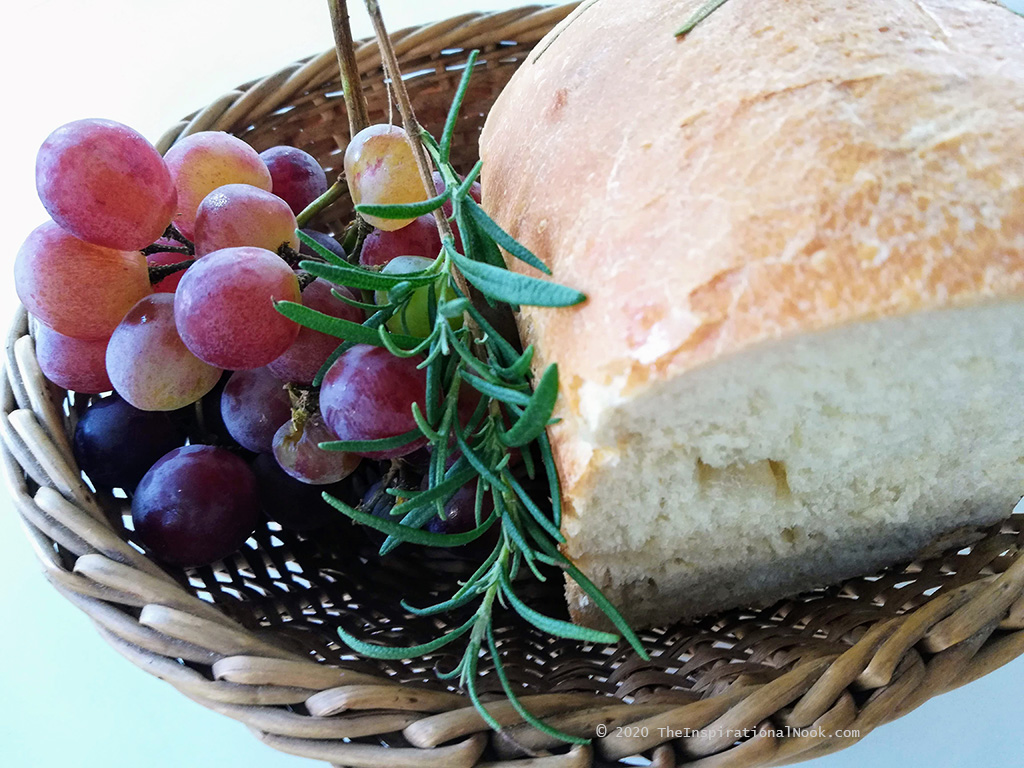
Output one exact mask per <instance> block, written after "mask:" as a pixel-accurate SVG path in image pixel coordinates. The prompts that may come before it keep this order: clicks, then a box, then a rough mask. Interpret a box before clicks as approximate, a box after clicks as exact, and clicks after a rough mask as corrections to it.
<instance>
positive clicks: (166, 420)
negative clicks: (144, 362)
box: [73, 395, 185, 490]
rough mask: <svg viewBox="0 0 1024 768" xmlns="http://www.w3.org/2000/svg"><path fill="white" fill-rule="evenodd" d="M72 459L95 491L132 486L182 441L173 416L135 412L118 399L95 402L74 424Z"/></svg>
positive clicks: (112, 396)
mask: <svg viewBox="0 0 1024 768" xmlns="http://www.w3.org/2000/svg"><path fill="white" fill-rule="evenodd" d="M73 442H74V453H75V460H76V461H77V462H78V466H79V468H80V469H81V470H82V471H83V472H85V474H86V475H88V476H89V479H90V480H92V482H93V484H94V485H95V486H97V487H99V488H125V489H128V490H131V489H132V488H134V487H135V486H136V485H137V484H138V482H139V480H141V479H142V476H143V475H145V474H146V472H147V470H149V468H150V467H151V466H152V465H153V463H154V462H156V461H157V460H158V459H159V458H160V457H161V456H163V455H164V454H166V453H167V452H168V451H171V450H173V449H174V448H177V447H178V446H180V445H181V444H182V443H184V442H185V431H184V429H183V427H182V425H181V423H180V421H179V420H178V419H176V418H175V415H174V414H171V413H167V412H163V411H140V410H139V409H138V408H134V407H132V406H131V405H129V404H128V403H126V402H125V401H124V400H122V399H121V398H120V397H118V396H117V395H111V396H110V397H104V398H103V399H102V400H96V401H94V402H93V403H92V404H91V405H90V406H89V407H88V408H86V409H85V412H84V413H83V414H82V417H81V418H80V419H79V420H78V426H76V427H75V436H74V441H73Z"/></svg>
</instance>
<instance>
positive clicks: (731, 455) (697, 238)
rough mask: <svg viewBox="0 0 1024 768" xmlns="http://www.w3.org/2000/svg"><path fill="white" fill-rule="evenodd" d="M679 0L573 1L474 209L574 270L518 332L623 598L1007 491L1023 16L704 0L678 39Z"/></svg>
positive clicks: (1004, 511)
mask: <svg viewBox="0 0 1024 768" xmlns="http://www.w3.org/2000/svg"><path fill="white" fill-rule="evenodd" d="M699 5H700V3H699V2H697V0H688V1H686V2H680V1H679V0H599V1H598V2H584V3H583V4H582V5H581V7H580V8H579V9H578V10H577V11H576V12H575V13H574V14H573V15H572V16H570V17H569V18H568V19H567V20H566V21H565V22H563V23H562V24H561V25H560V26H559V27H558V28H556V29H555V30H554V31H553V32H552V33H551V34H550V35H549V37H548V38H547V39H546V40H545V41H543V42H542V43H541V44H540V45H538V46H537V48H536V49H535V51H534V52H533V53H532V54H531V56H530V58H529V59H528V60H527V61H526V62H525V63H524V64H523V66H522V67H521V68H520V70H519V71H518V72H517V73H516V75H515V76H514V77H513V79H512V81H511V83H510V84H509V85H508V87H507V89H506V90H505V91H504V92H503V93H502V95H501V96H500V98H499V99H498V102H497V104H496V105H495V107H494V109H493V111H492V112H491V113H490V116H489V118H488V120H487V124H486V126H485V128H484V131H483V135H482V138H481V154H482V158H483V161H484V168H485V172H484V174H485V175H484V180H483V195H484V204H485V205H486V207H487V208H488V210H489V211H491V212H492V214H493V215H494V216H495V218H496V219H497V221H498V222H499V223H500V224H501V225H502V226H503V227H505V228H506V229H507V230H508V231H509V232H510V233H512V234H513V235H514V236H515V237H516V238H518V239H519V240H520V241H522V242H523V243H524V244H525V245H527V246H528V247H529V248H531V249H532V250H533V251H534V252H535V253H536V254H537V255H538V256H540V257H541V258H542V259H544V260H545V261H546V262H547V263H548V264H549V265H550V266H551V267H552V269H553V271H554V279H555V280H557V281H559V282H563V283H566V284H569V285H572V286H573V287H576V288H579V289H581V290H582V291H584V292H585V293H586V294H587V295H588V297H589V299H588V301H587V302H586V303H584V304H582V305H580V306H579V307H576V308H572V309H538V308H524V309H523V310H522V313H521V315H520V317H519V324H520V331H521V334H522V336H523V338H524V340H525V341H526V342H528V343H532V344H534V345H536V349H537V357H536V365H537V368H538V369H541V368H543V367H544V366H546V365H547V364H548V363H551V362H557V363H558V365H559V370H560V374H561V396H560V398H559V403H558V406H557V410H556V413H555V415H556V416H557V417H560V419H561V421H560V422H559V423H558V424H557V425H555V426H553V427H552V428H551V429H550V436H551V439H552V443H553V446H554V450H555V453H556V461H557V466H558V470H559V473H560V476H561V482H562V488H563V495H564V505H565V517H564V522H563V532H564V534H565V536H566V538H567V543H566V545H565V552H566V554H567V555H568V556H569V557H570V558H572V560H573V561H575V562H576V563H577V564H578V565H579V566H580V568H581V569H582V570H583V571H584V572H585V573H587V574H588V575H589V576H590V577H591V578H592V579H593V580H594V581H595V582H596V583H597V584H598V586H600V587H601V588H602V589H604V590H605V592H606V594H607V595H608V596H609V597H610V598H611V599H612V601H613V602H614V603H616V604H617V605H618V606H619V608H620V609H621V610H622V611H623V613H624V614H625V615H626V617H627V618H628V619H630V620H631V621H633V622H634V623H635V624H637V625H650V624H653V623H660V622H666V621H670V620H674V619H677V618H680V617H690V616H695V615H701V614H705V613H708V612H711V611H715V610H718V609H724V608H729V607H734V606H745V605H764V604H768V603H770V602H771V601H774V600H776V599H778V598H780V597H783V596H785V595H788V594H793V593H795V592H798V591H802V590H805V589H808V588H812V587H818V586H822V585H826V584H830V583H834V582H836V581H838V580H841V579H843V578H846V577H850V576H854V575H857V574H865V573H869V572H872V571H875V570H876V569H879V568H880V567H883V566H886V565H890V564H893V563H896V562H898V561H901V560H905V559H909V558H912V557H914V556H915V555H917V554H919V553H920V552H921V551H922V550H924V549H925V548H927V547H929V545H934V544H935V543H936V542H937V541H945V542H947V543H948V541H952V540H955V539H956V538H957V532H963V531H965V530H970V529H971V528H974V527H977V526H981V525H986V524H991V523H993V522H995V521H998V520H1000V519H1001V518H1004V517H1006V516H1007V515H1009V514H1010V513H1011V511H1012V510H1013V507H1014V505H1015V504H1016V503H1017V502H1018V501H1019V499H1020V498H1021V494H1022V492H1024V303H1022V298H1024V19H1021V18H1019V17H1017V16H1016V15H1014V14H1013V13H1011V12H1010V11H1008V10H1007V9H1005V8H1003V7H1001V6H1000V5H998V4H996V3H993V2H988V1H987V0H858V1H857V2H849V3H836V2H834V1H833V0H789V1H788V2H782V3H764V2H761V1H760V0H729V2H727V3H725V5H723V6H722V7H721V8H720V9H719V10H717V11H716V12H715V13H713V14H712V15H711V16H710V17H709V18H708V19H706V20H705V21H703V22H702V23H701V24H700V25H698V26H697V27H696V29H695V30H694V31H692V32H691V33H690V34H689V35H687V36H685V37H682V38H676V37H675V36H674V32H675V31H676V29H677V28H679V26H680V25H681V24H682V23H683V22H684V21H686V19H687V17H688V16H689V15H690V14H691V13H692V12H693V10H694V9H695V8H696V7H697V6H699ZM513 268H514V269H517V270H519V271H524V272H527V273H533V274H536V273H534V272H532V270H531V268H530V267H527V266H525V265H523V264H521V263H519V262H516V263H515V265H514V267H513ZM568 600H569V605H570V610H571V613H572V615H573V617H574V618H575V619H576V620H578V621H581V622H584V623H593V622H594V621H596V620H597V614H596V610H595V608H594V606H592V605H591V604H590V603H589V601H588V599H587V597H586V596H585V595H584V594H582V593H581V592H579V591H578V590H576V589H574V588H573V585H571V584H570V585H569V588H568Z"/></svg>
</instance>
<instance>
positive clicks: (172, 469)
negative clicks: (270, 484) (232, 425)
mask: <svg viewBox="0 0 1024 768" xmlns="http://www.w3.org/2000/svg"><path fill="white" fill-rule="evenodd" d="M260 506H261V505H260V493H259V488H258V486H257V484H256V477H255V475H254V474H253V472H252V470H251V469H249V466H248V465H247V464H246V463H245V461H243V460H242V459H240V458H239V457H238V456H236V455H235V454H233V453H231V451H229V450H227V449H225V448H216V447H214V446H210V445H188V446H185V447H184V448H175V449H174V450H173V451H171V452H170V453H168V454H167V455H166V456H164V457H163V458H162V459H160V460H159V461H157V463H156V464H154V465H153V466H152V468H151V469H150V470H149V472H147V473H146V475H145V477H143V478H142V481H141V482H140V483H139V486H138V488H137V489H136V490H135V496H134V497H133V498H132V520H133V522H134V524H135V532H136V533H137V534H138V537H139V539H140V540H141V541H142V543H143V544H145V546H146V547H147V548H148V549H149V550H150V552H152V554H153V555H154V556H155V557H157V558H158V559H160V560H163V561H164V562H167V563H172V564H174V565H181V566H185V567H196V566H200V565H208V564H210V563H213V562H216V561H217V560H222V559H224V558H225V557H227V556H228V555H230V554H231V553H232V552H234V551H236V550H237V549H238V548H239V547H241V546H242V544H243V543H244V542H245V540H246V539H247V538H249V536H251V535H252V533H253V531H254V530H255V529H256V523H257V521H258V520H259V514H260Z"/></svg>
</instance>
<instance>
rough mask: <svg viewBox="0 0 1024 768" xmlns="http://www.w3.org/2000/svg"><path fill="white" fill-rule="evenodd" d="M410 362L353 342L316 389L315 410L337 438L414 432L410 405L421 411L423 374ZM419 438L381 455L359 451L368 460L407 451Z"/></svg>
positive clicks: (421, 440)
mask: <svg viewBox="0 0 1024 768" xmlns="http://www.w3.org/2000/svg"><path fill="white" fill-rule="evenodd" d="M418 364H419V360H417V359H416V358H401V357H395V356H394V355H392V354H391V353H390V352H388V351H387V350H386V349H384V348H382V347H371V346H369V345H367V344H357V345H356V346H354V347H352V349H350V350H348V351H347V352H345V353H344V354H343V355H342V356H341V357H339V358H338V359H337V361H335V363H334V365H332V366H331V368H330V370H329V371H328V372H327V375H326V376H325V377H324V380H323V385H322V386H321V388H320V412H321V413H322V414H323V418H324V423H325V424H326V425H327V428H328V429H330V430H331V432H333V433H334V434H335V435H337V436H338V439H339V440H380V439H383V438H388V437H396V436H397V435H401V434H404V433H406V432H409V431H410V430H413V429H415V428H416V421H415V420H414V419H413V416H412V404H413V403H414V402H415V403H419V404H420V409H421V410H423V403H424V401H425V400H426V392H427V376H426V373H425V372H424V371H422V370H419V369H417V368H416V366H417V365H418ZM426 442H427V440H426V438H425V437H421V438H418V439H416V440H414V441H412V442H411V443H409V444H408V445H403V446H400V447H398V448H392V449H389V450H384V451H368V452H360V454H361V455H362V456H366V457H368V458H374V459H390V458H395V457H397V456H404V455H406V454H408V453H412V452H413V451H415V450H416V449H417V448H419V447H420V446H422V445H425V444H426Z"/></svg>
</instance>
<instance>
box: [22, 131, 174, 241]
mask: <svg viewBox="0 0 1024 768" xmlns="http://www.w3.org/2000/svg"><path fill="white" fill-rule="evenodd" d="M36 189H37V191H38V192H39V199H40V200H42V202H43V207H44V208H46V211H47V213H49V214H50V215H51V216H52V217H53V219H54V221H56V222H57V223H58V224H60V225H61V226H62V227H63V228H64V229H66V230H67V231H68V232H70V233H71V234H73V235H74V236H75V237H78V238H79V239H81V240H85V241H86V242H89V243H93V244H95V245H102V246H105V247H107V248H116V249H118V250H122V251H131V250H137V249H139V248H142V247H144V246H147V245H149V244H150V243H152V242H153V241H154V240H156V239H157V238H158V237H160V235H161V234H163V231H164V230H165V229H167V225H168V224H170V223H171V217H172V216H173V215H174V209H175V200H176V197H177V194H176V192H175V189H174V184H173V182H172V181H171V174H170V172H169V171H168V170H167V165H166V164H165V163H164V160H163V158H162V157H160V153H159V152H157V151H156V150H155V149H154V148H153V145H152V144H150V143H149V142H148V141H146V139H145V138H143V137H142V135H141V134H139V133H137V132H135V131H133V130H132V129H131V128H129V127H128V126H127V125H122V124H121V123H115V122H114V121H112V120H76V121H75V122H73V123H68V124H67V125H62V126H61V127H60V128H58V129H57V130H55V131H54V132H53V133H51V134H50V135H49V136H48V137H47V139H46V141H44V142H43V146H42V147H40V148H39V154H38V155H37V156H36Z"/></svg>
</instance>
